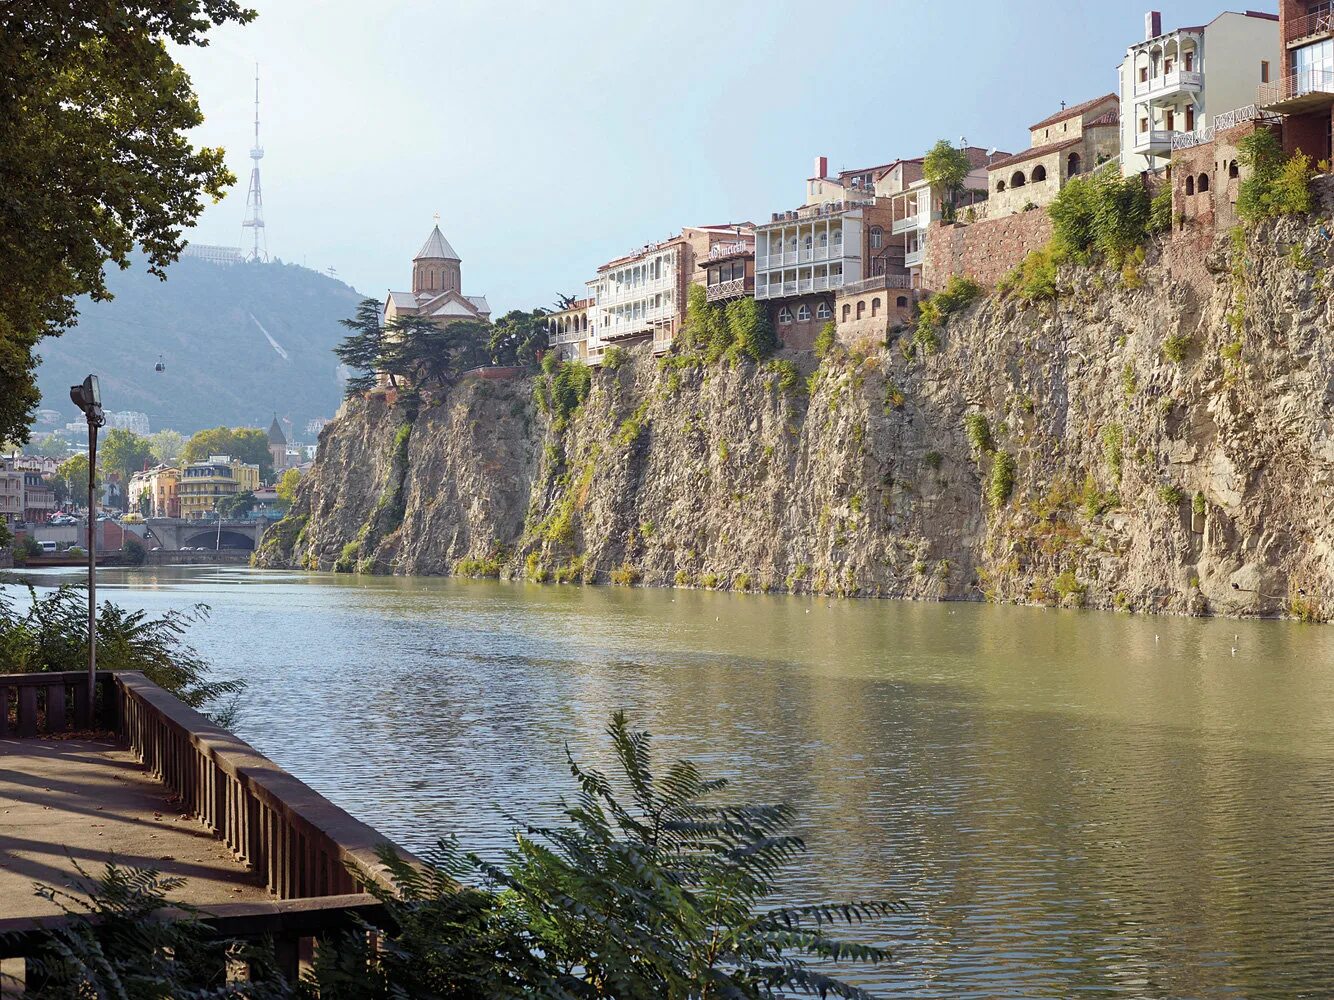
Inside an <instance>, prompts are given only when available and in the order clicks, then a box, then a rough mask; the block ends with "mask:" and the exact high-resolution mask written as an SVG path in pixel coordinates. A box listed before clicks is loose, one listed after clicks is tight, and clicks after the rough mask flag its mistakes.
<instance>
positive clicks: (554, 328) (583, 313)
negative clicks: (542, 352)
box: [545, 299, 592, 361]
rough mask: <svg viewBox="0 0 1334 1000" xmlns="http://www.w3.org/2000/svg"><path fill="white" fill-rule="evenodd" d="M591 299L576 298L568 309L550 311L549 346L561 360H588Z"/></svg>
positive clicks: (546, 319) (547, 328) (547, 321)
mask: <svg viewBox="0 0 1334 1000" xmlns="http://www.w3.org/2000/svg"><path fill="white" fill-rule="evenodd" d="M591 305H592V301H591V300H590V299H576V300H575V301H574V302H573V303H571V304H570V306H569V307H568V308H566V309H560V310H558V311H556V312H553V313H548V314H547V316H546V318H545V322H546V331H547V347H548V348H550V349H551V350H552V351H554V352H555V354H556V357H557V358H559V359H560V360H561V361H587V360H588V313H589V307H590V306H591Z"/></svg>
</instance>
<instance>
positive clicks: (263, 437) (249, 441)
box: [181, 427, 273, 482]
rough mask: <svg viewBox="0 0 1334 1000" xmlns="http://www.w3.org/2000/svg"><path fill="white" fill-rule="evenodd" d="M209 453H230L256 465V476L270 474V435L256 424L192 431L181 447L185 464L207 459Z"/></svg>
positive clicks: (271, 468)
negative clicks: (193, 432) (257, 473)
mask: <svg viewBox="0 0 1334 1000" xmlns="http://www.w3.org/2000/svg"><path fill="white" fill-rule="evenodd" d="M211 455H229V456H230V457H232V458H235V459H239V460H240V461H242V462H245V463H247V464H249V465H258V466H259V477H260V478H261V479H263V480H265V481H266V482H267V481H268V480H269V479H270V478H271V477H272V476H273V453H272V452H271V451H269V435H268V433H267V432H265V431H262V430H260V429H259V428H258V427H211V428H209V429H208V430H203V431H198V432H196V433H195V434H192V435H191V436H190V440H189V441H187V442H185V447H184V448H182V449H181V461H182V462H184V463H187V464H188V463H190V462H206V461H208V459H209V456H211Z"/></svg>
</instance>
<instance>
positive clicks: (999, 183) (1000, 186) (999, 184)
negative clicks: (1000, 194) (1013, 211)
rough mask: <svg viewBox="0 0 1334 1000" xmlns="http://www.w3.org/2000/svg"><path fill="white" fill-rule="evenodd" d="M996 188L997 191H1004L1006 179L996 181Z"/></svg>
mask: <svg viewBox="0 0 1334 1000" xmlns="http://www.w3.org/2000/svg"><path fill="white" fill-rule="evenodd" d="M996 190H997V191H1004V190H1005V182H1004V181H997V182H996Z"/></svg>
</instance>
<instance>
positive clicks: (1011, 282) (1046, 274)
mask: <svg viewBox="0 0 1334 1000" xmlns="http://www.w3.org/2000/svg"><path fill="white" fill-rule="evenodd" d="M1056 273H1057V260H1056V255H1055V254H1054V253H1053V252H1052V251H1051V249H1049V248H1044V249H1042V250H1031V251H1029V252H1028V254H1027V255H1026V256H1025V257H1024V259H1023V260H1022V261H1020V262H1019V266H1018V267H1016V268H1015V269H1014V270H1012V271H1010V272H1009V273H1008V274H1006V275H1005V276H1004V277H1002V278H1001V280H1000V281H999V282H997V284H996V290H997V291H998V292H1000V294H1001V295H1012V296H1014V297H1015V298H1017V299H1019V300H1020V301H1022V302H1028V303H1032V302H1041V301H1045V300H1049V299H1054V298H1056V297H1057V295H1058V294H1059V289H1058V287H1057V284H1056Z"/></svg>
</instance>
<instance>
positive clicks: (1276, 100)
mask: <svg viewBox="0 0 1334 1000" xmlns="http://www.w3.org/2000/svg"><path fill="white" fill-rule="evenodd" d="M1307 94H1331V95H1334V72H1331V71H1330V70H1323V69H1309V70H1304V71H1302V72H1301V73H1293V74H1291V75H1289V76H1285V77H1283V78H1282V79H1280V80H1279V81H1278V82H1276V83H1267V84H1261V86H1260V89H1259V91H1258V92H1257V93H1256V98H1255V103H1256V104H1258V105H1259V106H1260V107H1262V108H1264V107H1267V106H1271V105H1274V104H1281V103H1282V102H1283V101H1290V100H1292V99H1293V98H1295V97H1305V96H1306V95H1307Z"/></svg>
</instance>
